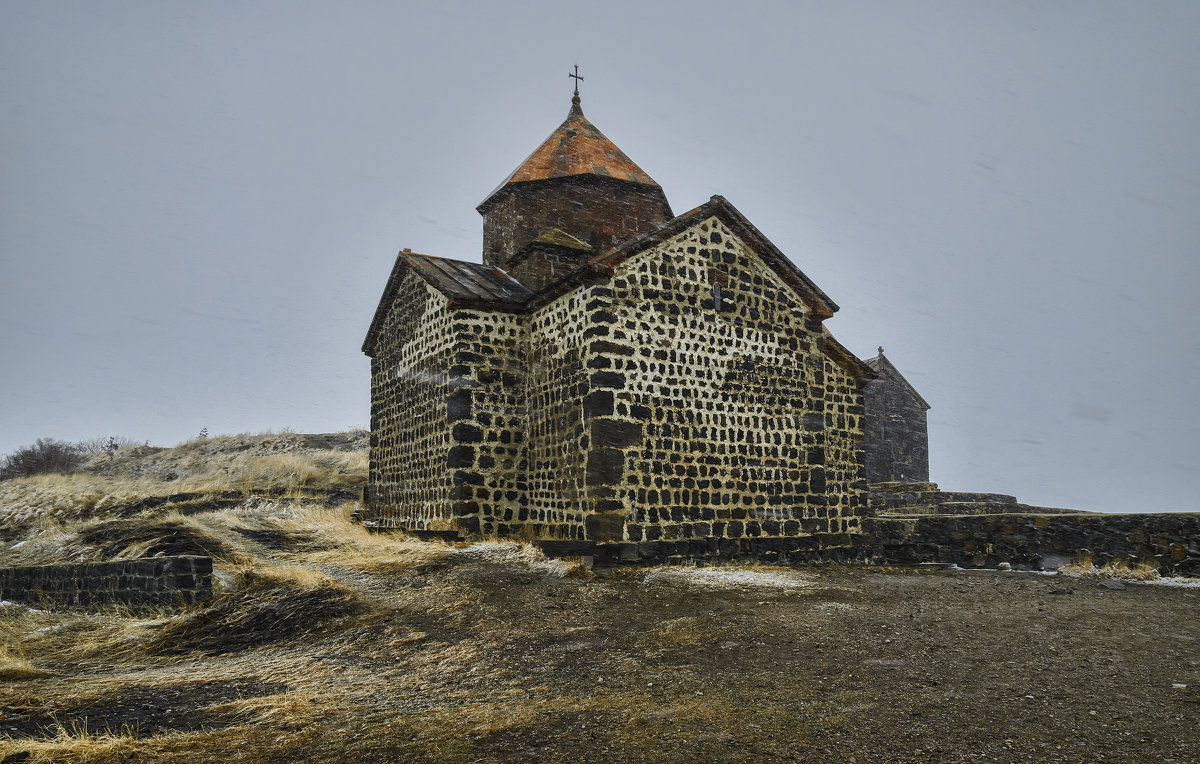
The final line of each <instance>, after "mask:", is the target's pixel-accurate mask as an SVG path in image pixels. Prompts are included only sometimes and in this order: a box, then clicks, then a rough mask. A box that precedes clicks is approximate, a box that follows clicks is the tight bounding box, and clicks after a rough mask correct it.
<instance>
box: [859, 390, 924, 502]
mask: <svg viewBox="0 0 1200 764" xmlns="http://www.w3.org/2000/svg"><path fill="white" fill-rule="evenodd" d="M865 393H866V412H867V418H866V428H865V430H866V433H865V435H866V437H865V441H864V446H865V452H866V462H865V463H866V477H867V481H868V482H870V483H887V482H906V483H923V482H925V481H927V480H929V427H928V424H927V419H928V418H927V416H926V413H925V408H924V407H923V406H921V405H920V404H919V403H918V402H917V401H916V400H914V399H913V397H912V394H911V393H909V392H908V391H907V390H905V389H904V387H903V386H902V385H901V384H899V383H898V382H896V381H894V380H892V379H891V378H889V377H888V376H887V375H886V372H884V373H881V375H880V378H879V379H875V380H871V381H870V382H868V383H867V387H866V391H865Z"/></svg>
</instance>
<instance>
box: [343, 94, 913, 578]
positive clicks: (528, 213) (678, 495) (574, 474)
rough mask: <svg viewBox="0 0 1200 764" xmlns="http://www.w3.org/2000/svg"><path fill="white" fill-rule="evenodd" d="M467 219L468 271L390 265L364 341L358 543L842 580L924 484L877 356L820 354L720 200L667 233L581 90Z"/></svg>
mask: <svg viewBox="0 0 1200 764" xmlns="http://www.w3.org/2000/svg"><path fill="white" fill-rule="evenodd" d="M478 211H479V213H480V214H481V215H482V216H483V258H482V259H483V263H482V264H478V263H471V262H464V261H460V260H451V259H446V258H441V257H435V256H432V255H426V254H418V253H415V252H411V251H409V250H404V251H403V252H401V253H400V254H399V255H398V256H397V258H396V263H395V267H394V268H393V269H392V272H391V275H390V276H389V278H388V282H387V286H386V288H385V289H384V293H383V297H382V299H381V300H380V302H379V307H378V309H377V310H376V312H375V316H374V319H373V320H372V322H371V326H370V329H369V331H368V333H367V337H366V340H365V342H364V343H363V352H364V353H366V354H367V355H368V356H370V358H371V452H370V478H369V483H368V488H367V492H366V495H365V498H366V502H365V518H366V519H367V520H368V521H370V522H372V523H373V524H375V525H376V526H378V527H392V528H404V529H408V530H410V531H413V532H417V533H420V534H430V535H434V534H436V535H439V536H442V537H449V538H473V537H479V536H481V535H498V536H515V537H519V538H528V539H532V540H538V541H540V542H543V543H549V544H551V545H552V544H554V543H559V544H563V545H566V546H567V547H570V545H572V544H574V545H576V546H581V545H587V546H591V545H593V544H594V545H596V547H595V548H596V549H608V550H609V552H610V553H612V554H614V555H617V554H619V555H620V556H621V558H622V559H637V558H638V557H639V556H640V557H642V558H654V557H664V556H666V557H670V556H681V555H682V556H690V557H705V556H709V557H711V556H721V557H725V556H738V555H740V554H742V553H749V552H751V551H753V552H754V553H755V554H756V556H758V557H760V558H761V557H763V556H764V554H763V553H764V552H765V553H766V555H767V556H769V555H776V556H777V557H778V558H779V559H793V558H797V559H798V558H800V557H804V556H809V557H811V556H812V555H814V554H816V555H820V556H823V557H828V558H833V559H837V558H838V557H839V555H841V554H842V552H841V551H839V550H846V549H848V548H849V547H850V546H851V545H852V543H853V538H854V537H855V534H856V533H857V532H858V531H859V530H860V527H861V520H862V518H863V517H864V515H865V514H867V513H868V511H869V510H868V501H867V484H868V480H872V481H890V480H906V479H907V480H913V481H915V480H920V479H927V476H928V466H927V445H926V441H925V437H924V426H925V409H927V408H928V406H927V405H926V404H925V403H924V401H923V400H921V399H920V396H919V395H916V391H915V390H912V388H911V386H910V385H908V384H907V382H905V381H904V380H903V377H900V376H899V372H896V371H895V368H894V367H893V366H891V364H890V363H889V362H887V361H886V359H884V358H883V357H882V349H881V351H880V357H879V358H878V359H875V360H874V361H873V362H864V361H862V360H860V359H859V358H857V357H856V356H855V355H854V354H853V353H851V352H850V351H849V350H847V349H846V348H845V347H844V346H843V345H842V344H841V343H839V342H838V341H837V340H836V339H834V337H833V335H832V334H831V333H830V331H829V330H828V329H827V328H826V327H825V321H826V319H828V318H830V317H831V316H833V314H834V312H835V311H837V309H838V306H837V304H836V303H834V301H833V300H832V299H831V298H830V297H829V296H828V295H826V294H825V292H823V291H822V290H821V288H820V287H818V286H817V285H816V284H815V283H813V281H812V280H811V279H809V278H808V276H806V275H805V274H804V273H803V272H802V271H801V270H800V269H799V268H798V267H797V266H796V265H795V264H794V263H793V262H792V261H791V260H790V259H789V258H788V257H787V256H786V255H784V254H783V253H782V252H780V251H779V249H777V248H776V247H775V245H774V244H772V243H771V241H770V240H769V239H767V237H766V236H764V235H763V234H762V232H760V231H759V230H758V229H757V228H755V226H754V225H753V224H752V223H751V222H750V221H749V220H747V219H746V218H745V217H744V216H743V215H742V214H741V213H740V212H738V210H737V209H736V208H735V207H734V206H733V205H732V204H730V203H729V202H728V201H726V200H725V199H723V198H722V197H720V196H714V197H713V198H712V199H710V200H709V201H707V202H705V203H704V204H701V205H700V206H699V207H696V208H695V209H692V210H689V211H687V212H684V213H683V214H681V215H675V214H674V213H673V212H672V210H671V206H670V204H668V202H667V198H666V195H665V194H664V193H663V190H662V188H661V187H660V186H659V185H658V183H656V182H655V181H654V180H653V179H652V178H651V177H650V176H649V175H648V174H647V173H646V172H645V171H644V170H642V169H641V168H640V167H639V166H638V165H637V164H635V163H634V162H633V161H632V160H631V159H630V158H629V157H628V156H626V155H625V154H624V152H622V151H621V150H620V149H619V148H617V146H616V145H615V144H613V143H612V141H610V140H609V139H608V138H606V137H605V136H604V134H603V133H601V132H600V131H599V130H598V129H596V127H595V126H594V125H593V124H592V123H591V122H590V121H589V120H588V119H587V118H586V117H585V116H584V114H583V110H582V108H581V106H580V99H579V94H578V91H576V93H575V97H574V98H573V99H572V103H571V108H570V112H569V113H568V115H567V119H566V121H564V122H563V123H562V124H561V125H560V126H559V127H558V128H557V129H556V130H555V131H554V132H553V133H552V134H551V135H550V137H549V138H547V139H546V141H545V142H544V143H542V144H541V146H539V147H538V148H537V150H535V151H534V152H533V154H531V155H530V156H529V158H528V159H526V160H525V161H524V162H523V163H522V164H521V165H520V166H519V167H518V168H517V169H516V170H515V171H514V172H513V173H512V174H511V175H510V176H509V177H508V178H507V179H505V181H504V182H503V183H501V184H500V186H499V187H498V188H496V190H495V191H493V192H492V193H491V195H489V196H488V197H487V198H486V199H484V201H483V202H482V203H481V204H480V205H479V207H478ZM893 372H894V374H893ZM910 391H911V394H910ZM913 396H915V398H914V397H913ZM872 401H876V402H883V403H884V404H886V406H890V407H891V408H886V406H885V407H881V408H880V410H879V411H878V412H872V411H871V410H870V405H871V403H872ZM910 404H911V405H910ZM901 424H902V425H903V426H898V425H901ZM918 431H919V432H918ZM868 432H871V433H874V434H875V435H877V436H880V437H884V438H895V437H902V438H904V439H905V442H904V443H903V444H897V443H892V444H890V445H887V444H885V445H884V446H880V445H879V444H871V443H870V442H868V441H866V440H865V436H866V434H867V433H868ZM909 441H913V442H911V443H910V442H909ZM923 460H924V464H923V466H922V465H921V464H918V463H919V462H922V461H923ZM614 550H617V551H614Z"/></svg>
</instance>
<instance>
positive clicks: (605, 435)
mask: <svg viewBox="0 0 1200 764" xmlns="http://www.w3.org/2000/svg"><path fill="white" fill-rule="evenodd" d="M641 442H642V425H640V424H638V423H637V422H626V421H623V420H620V419H593V420H592V443H593V445H600V446H612V447H613V448H628V447H629V446H635V445H638V444H640V443H641Z"/></svg>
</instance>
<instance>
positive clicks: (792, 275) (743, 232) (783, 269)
mask: <svg viewBox="0 0 1200 764" xmlns="http://www.w3.org/2000/svg"><path fill="white" fill-rule="evenodd" d="M710 217H715V218H717V219H718V220H720V221H721V222H722V223H724V224H725V225H727V226H729V229H730V230H731V231H733V232H734V233H735V234H737V236H738V238H740V239H741V240H742V241H744V242H745V243H746V244H747V245H748V246H749V247H750V248H751V249H753V250H754V251H755V252H756V253H757V254H758V256H759V257H761V258H762V260H763V262H764V263H766V265H767V267H769V268H770V269H771V270H772V271H774V272H775V273H776V275H778V276H779V277H780V278H782V279H783V281H784V283H786V284H788V285H789V286H791V287H792V289H794V290H795V291H796V293H797V294H798V295H799V296H800V298H801V299H803V300H804V301H805V302H806V303H808V305H809V307H810V308H812V311H813V314H814V315H815V316H816V317H817V318H821V319H825V318H829V317H830V316H832V315H833V314H834V313H835V312H837V310H838V306H837V303H835V302H834V301H833V300H831V299H830V298H829V295H827V294H825V293H824V292H823V291H821V288H820V287H818V286H817V285H816V284H815V283H813V280H812V279H810V278H809V277H808V276H806V275H804V271H802V270H800V269H799V268H798V267H797V266H796V264H795V263H793V262H792V261H791V260H789V259H788V257H787V255H785V254H783V252H781V251H780V250H779V248H778V247H776V246H775V245H774V244H772V243H771V240H770V239H768V238H767V237H766V236H763V234H762V231H759V230H758V229H757V228H756V227H755V226H754V224H753V223H751V222H750V221H749V220H747V219H746V217H745V216H744V215H743V214H742V213H741V212H739V211H738V210H737V208H736V207H734V206H733V205H732V204H730V203H729V201H728V200H726V199H725V197H723V196H714V197H712V198H711V199H709V200H708V201H707V202H705V203H704V204H701V205H700V206H699V207H696V208H695V209H692V210H688V211H687V212H685V213H683V214H682V215H679V216H678V217H675V218H673V219H671V220H668V221H667V222H666V223H664V224H662V225H661V226H659V227H658V228H656V229H654V230H653V231H649V232H647V233H644V234H642V235H641V236H637V237H635V238H633V239H630V240H629V241H626V242H624V243H623V244H620V245H618V246H617V247H614V248H613V249H610V250H608V251H607V252H603V253H601V254H599V255H597V256H595V257H593V258H592V259H591V260H589V261H588V264H589V265H590V266H593V267H594V268H597V269H600V270H603V271H609V272H611V270H612V269H613V268H614V267H615V266H616V265H617V264H618V263H620V262H622V261H623V260H625V259H626V258H628V257H630V256H632V255H635V254H637V253H638V252H641V251H642V250H644V249H648V248H650V247H652V246H654V245H656V244H660V243H662V242H663V241H666V240H667V239H669V238H671V237H672V236H675V235H676V234H679V233H681V232H683V231H684V230H686V229H687V228H689V227H691V226H693V225H695V224H696V223H699V222H701V221H702V220H706V219H707V218H710ZM548 289H553V285H552V286H550V287H547V290H548ZM547 290H543V291H542V293H539V297H540V296H541V294H544V293H545V292H546V291H547Z"/></svg>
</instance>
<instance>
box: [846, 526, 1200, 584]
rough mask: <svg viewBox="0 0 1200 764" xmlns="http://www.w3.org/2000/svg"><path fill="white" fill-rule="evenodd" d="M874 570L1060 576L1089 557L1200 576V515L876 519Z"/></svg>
mask: <svg viewBox="0 0 1200 764" xmlns="http://www.w3.org/2000/svg"><path fill="white" fill-rule="evenodd" d="M865 532H866V535H865V536H864V537H863V542H864V543H865V544H867V545H869V546H870V549H869V550H866V553H865V554H864V558H865V559H867V560H870V561H873V562H882V563H901V564H914V563H922V562H942V563H954V564H956V565H959V566H961V567H965V568H994V567H996V566H997V565H998V564H999V563H1001V562H1007V563H1011V564H1012V565H1013V566H1014V567H1016V568H1029V569H1034V570H1040V569H1054V568H1057V567H1059V566H1060V565H1064V564H1066V563H1068V562H1071V561H1072V560H1073V559H1074V558H1075V557H1077V556H1078V555H1080V554H1082V553H1084V552H1087V553H1088V554H1090V555H1091V557H1092V560H1093V562H1095V563H1096V564H1097V565H1103V564H1105V563H1107V562H1109V561H1110V560H1113V559H1117V558H1120V559H1132V560H1135V561H1139V562H1145V563H1149V564H1153V565H1155V566H1156V567H1157V568H1159V570H1160V572H1162V573H1176V574H1180V575H1191V576H1195V575H1200V514H1190V513H1189V514H1184V513H1179V514H1174V513H1172V514H1144V515H1143V514H1127V515H1104V514H1098V513H1097V514H1069V515H1040V514H1000V515H931V516H925V517H914V518H883V517H877V518H871V519H868V520H867V521H866V527H865Z"/></svg>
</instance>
